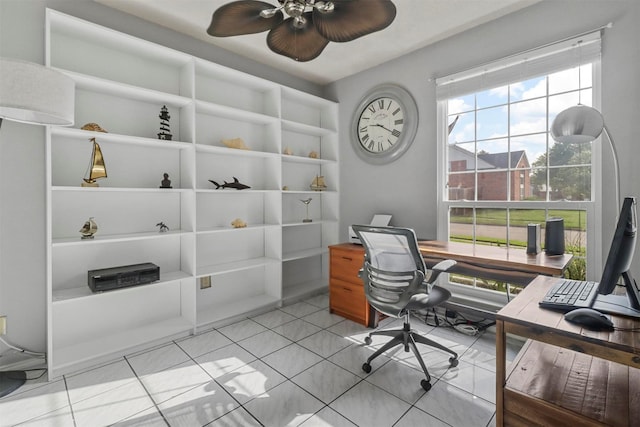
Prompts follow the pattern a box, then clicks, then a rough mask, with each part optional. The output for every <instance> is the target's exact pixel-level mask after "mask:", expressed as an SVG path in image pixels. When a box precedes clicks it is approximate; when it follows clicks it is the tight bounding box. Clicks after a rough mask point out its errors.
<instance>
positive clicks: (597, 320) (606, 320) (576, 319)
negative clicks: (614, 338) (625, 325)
mask: <svg viewBox="0 0 640 427" xmlns="http://www.w3.org/2000/svg"><path fill="white" fill-rule="evenodd" d="M564 318H565V320H566V321H567V322H571V323H575V324H576V325H581V326H584V327H585V328H587V329H593V330H600V331H613V322H612V321H611V318H610V317H609V316H607V315H606V314H602V313H600V312H599V311H598V310H594V309H592V308H577V309H575V310H571V311H569V312H568V313H566V314H565V315H564Z"/></svg>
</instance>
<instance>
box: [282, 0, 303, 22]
mask: <svg viewBox="0 0 640 427" xmlns="http://www.w3.org/2000/svg"><path fill="white" fill-rule="evenodd" d="M305 7H306V6H305V4H303V3H298V2H297V1H289V2H288V3H286V4H285V5H284V11H285V13H286V14H287V15H289V16H291V17H293V18H296V17H298V16H302V14H303V13H304V9H305Z"/></svg>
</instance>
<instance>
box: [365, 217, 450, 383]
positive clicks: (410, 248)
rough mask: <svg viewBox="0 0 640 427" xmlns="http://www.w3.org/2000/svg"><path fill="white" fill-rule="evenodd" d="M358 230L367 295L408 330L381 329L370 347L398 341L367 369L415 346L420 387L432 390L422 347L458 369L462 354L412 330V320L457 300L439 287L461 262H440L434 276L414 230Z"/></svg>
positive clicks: (366, 364) (413, 348)
mask: <svg viewBox="0 0 640 427" xmlns="http://www.w3.org/2000/svg"><path fill="white" fill-rule="evenodd" d="M353 231H355V232H356V234H357V236H358V237H359V238H360V241H361V242H362V245H363V246H364V248H365V260H364V266H363V268H362V270H360V277H361V278H362V279H363V281H364V289H365V295H366V296H367V300H368V302H369V304H370V305H371V306H373V308H375V309H376V310H377V311H379V312H380V313H383V314H385V315H387V316H389V317H395V318H398V319H399V318H402V317H404V327H403V328H402V329H393V330H376V331H373V332H371V333H370V334H369V335H368V336H367V337H366V338H365V343H366V344H367V345H369V344H371V336H372V335H386V336H390V337H393V338H392V339H391V341H389V342H387V343H386V344H385V345H384V346H382V347H381V348H379V349H378V350H377V351H376V352H375V353H373V354H372V355H371V357H369V358H368V359H367V361H366V362H365V363H364V365H362V370H363V371H365V372H367V373H369V372H371V361H372V360H373V359H375V358H376V357H378V356H379V355H381V354H382V353H384V352H385V351H387V350H389V349H391V348H393V347H395V346H398V345H401V344H402V345H404V351H406V352H408V351H409V347H411V349H412V350H413V353H414V354H415V356H416V359H418V362H419V363H420V366H421V367H422V370H423V371H424V374H425V376H426V379H424V380H422V381H421V382H420V385H421V386H422V388H423V389H425V390H426V391H429V390H430V389H431V376H430V375H429V371H428V370H427V367H426V365H425V364H424V361H423V360H422V356H421V355H420V352H419V351H418V347H417V346H416V343H420V344H426V345H428V346H431V347H435V348H437V349H440V350H443V351H445V352H448V353H450V354H452V357H450V358H449V366H451V367H455V366H458V354H457V353H456V352H454V351H453V350H450V349H448V348H447V347H445V346H443V345H442V344H439V343H437V342H435V341H433V340H430V339H429V338H426V337H424V336H422V335H420V334H419V333H418V332H416V331H414V330H412V329H411V325H410V323H409V318H410V313H411V312H412V311H416V310H423V309H429V308H432V307H435V306H437V305H438V304H441V303H443V302H445V301H446V300H448V299H449V297H451V293H450V292H449V291H448V290H446V289H444V288H442V287H440V286H437V285H434V283H435V281H436V279H437V278H438V276H439V275H440V273H441V272H443V271H446V270H448V269H449V268H451V267H452V266H453V265H454V264H455V261H453V260H446V261H442V262H439V263H438V264H436V265H435V266H434V267H433V269H432V270H431V271H429V272H428V271H427V269H426V267H425V264H424V260H423V258H422V254H421V253H420V250H419V249H418V241H417V239H416V235H415V233H414V231H413V230H411V229H409V228H397V227H372V226H366V225H354V226H353ZM425 278H426V280H425Z"/></svg>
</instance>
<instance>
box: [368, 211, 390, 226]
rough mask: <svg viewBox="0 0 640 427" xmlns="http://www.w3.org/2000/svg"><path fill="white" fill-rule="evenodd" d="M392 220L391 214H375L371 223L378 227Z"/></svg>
mask: <svg viewBox="0 0 640 427" xmlns="http://www.w3.org/2000/svg"><path fill="white" fill-rule="evenodd" d="M390 222H391V215H382V214H375V215H374V216H373V219H372V220H371V225H373V226H376V227H385V226H387V225H389V223H390Z"/></svg>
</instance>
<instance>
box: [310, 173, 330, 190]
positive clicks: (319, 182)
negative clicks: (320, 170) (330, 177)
mask: <svg viewBox="0 0 640 427" xmlns="http://www.w3.org/2000/svg"><path fill="white" fill-rule="evenodd" d="M309 187H310V188H311V189H312V190H314V191H322V190H326V189H327V186H326V184H325V183H324V176H322V175H316V177H315V178H313V181H311V185H310V186H309Z"/></svg>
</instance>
